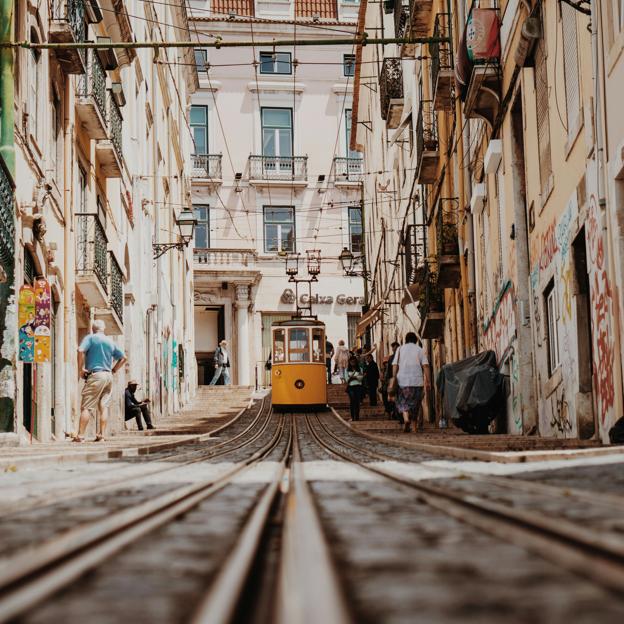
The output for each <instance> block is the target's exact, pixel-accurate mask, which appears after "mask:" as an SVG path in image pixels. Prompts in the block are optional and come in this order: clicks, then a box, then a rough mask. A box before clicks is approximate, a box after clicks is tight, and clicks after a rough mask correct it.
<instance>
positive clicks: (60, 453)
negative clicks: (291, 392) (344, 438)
mask: <svg viewBox="0 0 624 624" xmlns="http://www.w3.org/2000/svg"><path fill="white" fill-rule="evenodd" d="M252 394H253V391H252V388H251V387H248V386H200V387H199V388H198V391H197V395H196V397H195V399H194V400H193V401H192V403H191V404H190V405H189V406H188V407H187V408H185V409H184V410H182V411H181V412H180V413H178V414H176V415H174V416H170V417H168V418H166V419H163V420H161V421H159V422H156V423H155V426H156V429H154V430H150V431H137V430H128V431H121V432H117V433H115V434H113V435H110V436H109V437H108V438H107V439H106V440H104V441H103V442H93V441H91V440H87V441H86V442H84V443H82V444H76V443H75V442H72V441H71V440H64V441H59V442H52V443H49V444H40V443H37V442H34V443H33V444H32V445H27V446H19V447H7V448H4V449H0V470H4V471H10V470H15V469H18V468H28V467H31V466H38V465H41V464H52V463H65V462H85V461H103V460H106V459H113V458H120V457H131V456H136V455H147V454H150V453H155V452H157V451H164V450H168V449H172V448H175V447H176V446H180V445H184V444H190V443H192V442H196V441H198V440H206V439H208V438H210V437H211V434H212V432H214V431H215V430H216V429H218V428H220V427H222V426H224V425H225V424H226V423H228V422H229V421H231V420H232V419H233V418H235V417H236V415H237V414H238V413H240V412H241V410H244V409H245V408H247V406H248V405H249V404H250V402H251V400H252Z"/></svg>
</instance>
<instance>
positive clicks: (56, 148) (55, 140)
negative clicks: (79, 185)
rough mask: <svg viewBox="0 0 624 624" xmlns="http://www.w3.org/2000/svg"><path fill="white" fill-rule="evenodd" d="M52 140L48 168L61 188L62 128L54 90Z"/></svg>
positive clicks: (59, 109) (58, 104)
mask: <svg viewBox="0 0 624 624" xmlns="http://www.w3.org/2000/svg"><path fill="white" fill-rule="evenodd" d="M50 112H51V117H52V140H51V141H50V169H51V170H52V172H53V174H54V180H55V182H56V185H57V187H59V188H62V185H63V179H62V175H63V168H62V167H61V163H62V162H63V141H62V139H63V128H62V118H61V101H60V99H59V98H58V96H57V95H56V92H55V91H54V90H53V91H52V107H51V111H50Z"/></svg>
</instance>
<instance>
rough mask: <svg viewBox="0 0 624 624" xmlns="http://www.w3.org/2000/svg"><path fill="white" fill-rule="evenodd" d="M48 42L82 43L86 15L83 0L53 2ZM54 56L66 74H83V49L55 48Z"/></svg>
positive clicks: (85, 36)
mask: <svg viewBox="0 0 624 624" xmlns="http://www.w3.org/2000/svg"><path fill="white" fill-rule="evenodd" d="M48 38H49V40H50V43H82V42H84V41H85V40H86V38H87V15H86V10H85V4H84V0H57V1H56V2H54V3H53V7H52V19H51V20H50V31H49V33H48ZM55 54H56V58H57V60H58V62H59V64H60V66H61V67H62V68H63V71H64V72H65V73H66V74H84V72H85V69H86V67H85V58H86V57H85V51H84V50H76V49H73V50H70V49H62V50H55Z"/></svg>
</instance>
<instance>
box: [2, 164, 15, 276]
mask: <svg viewBox="0 0 624 624" xmlns="http://www.w3.org/2000/svg"><path fill="white" fill-rule="evenodd" d="M13 202H14V192H13V180H12V179H11V175H10V174H9V171H8V169H7V168H6V165H5V163H4V160H3V159H2V156H0V267H3V268H4V270H5V272H6V274H7V276H8V277H11V276H12V275H13V268H12V267H13V266H14V263H15V209H14V207H13Z"/></svg>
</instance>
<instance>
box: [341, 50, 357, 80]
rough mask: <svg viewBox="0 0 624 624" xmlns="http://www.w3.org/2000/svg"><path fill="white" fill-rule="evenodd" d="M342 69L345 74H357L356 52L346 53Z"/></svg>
mask: <svg viewBox="0 0 624 624" xmlns="http://www.w3.org/2000/svg"><path fill="white" fill-rule="evenodd" d="M342 70H343V73H344V75H345V76H355V54H344V55H343V57H342Z"/></svg>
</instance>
